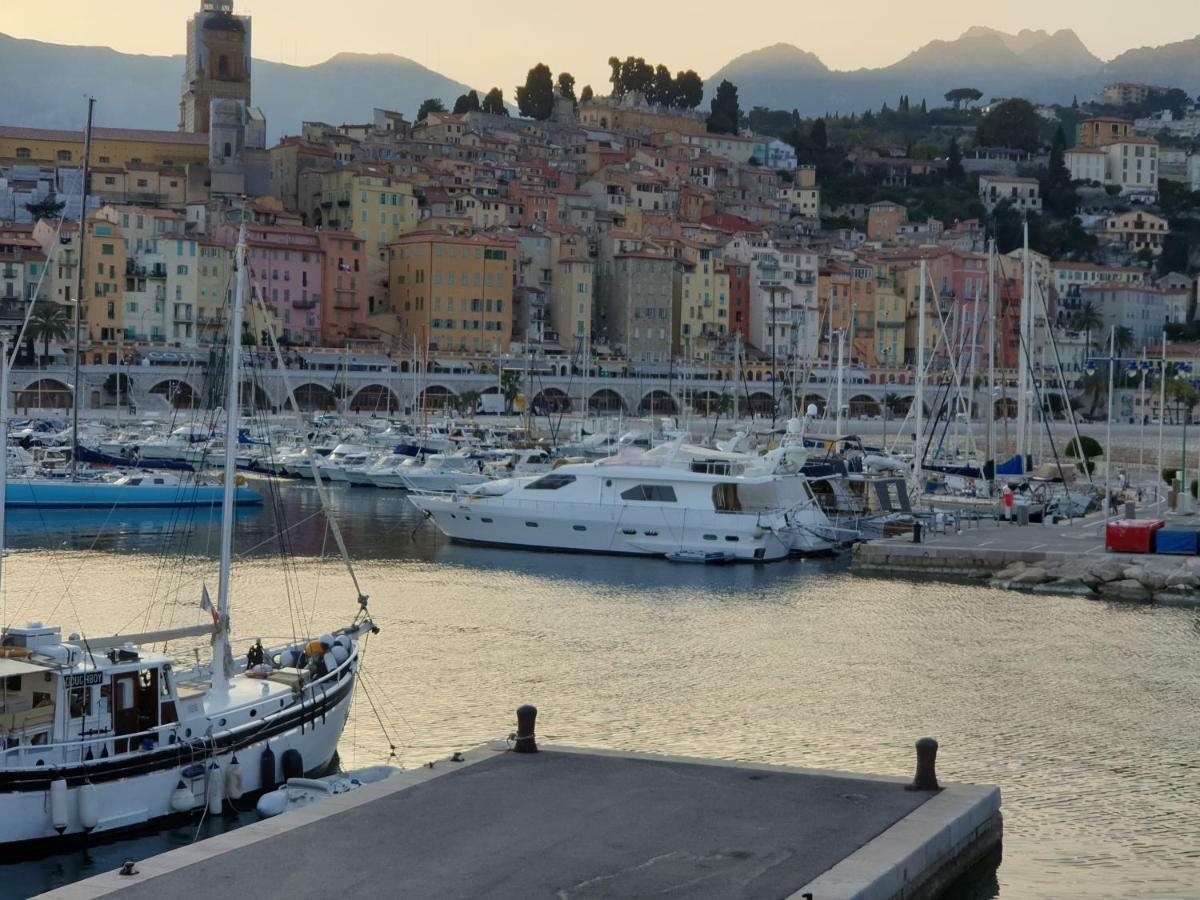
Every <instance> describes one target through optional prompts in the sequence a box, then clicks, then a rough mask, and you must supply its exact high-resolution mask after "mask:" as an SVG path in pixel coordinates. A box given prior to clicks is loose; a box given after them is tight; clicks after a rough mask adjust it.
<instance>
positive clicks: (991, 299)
mask: <svg viewBox="0 0 1200 900" xmlns="http://www.w3.org/2000/svg"><path fill="white" fill-rule="evenodd" d="M987 318H988V327H987V333H988V337H987V341H988V392H987V458H988V459H990V460H991V461H992V481H993V482H995V480H996V477H995V475H996V473H995V467H996V455H997V454H996V242H995V240H992V241H991V242H990V243H989V244H988V313H987ZM989 487H990V486H989ZM988 493H989V494H992V493H993V492H992V491H989V492H988Z"/></svg>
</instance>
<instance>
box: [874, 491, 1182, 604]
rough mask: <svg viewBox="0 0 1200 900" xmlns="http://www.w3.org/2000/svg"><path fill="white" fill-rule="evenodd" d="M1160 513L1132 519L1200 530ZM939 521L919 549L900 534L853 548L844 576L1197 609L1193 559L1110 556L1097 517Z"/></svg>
mask: <svg viewBox="0 0 1200 900" xmlns="http://www.w3.org/2000/svg"><path fill="white" fill-rule="evenodd" d="M1165 506H1166V504H1165V503H1146V504H1143V505H1141V506H1140V507H1139V508H1138V510H1137V516H1139V517H1141V518H1153V519H1162V520H1163V521H1164V522H1165V523H1166V527H1167V528H1173V529H1190V530H1197V529H1200V515H1197V514H1195V513H1190V512H1189V513H1174V512H1170V511H1168V510H1167V509H1166V508H1165ZM946 521H947V522H948V523H949V524H948V525H947V527H946V528H945V529H944V530H942V531H939V530H937V529H931V528H926V529H925V530H924V532H923V534H922V539H921V542H920V543H916V542H914V540H913V537H912V535H911V534H905V535H900V536H897V537H892V538H886V539H883V540H877V541H871V542H869V543H865V544H858V545H857V546H855V548H854V554H853V558H852V562H851V568H852V569H853V570H854V571H856V572H860V573H862V574H873V573H884V574H887V575H888V576H889V577H890V576H895V575H909V576H914V577H920V576H927V575H943V576H952V577H957V578H981V579H990V581H991V584H992V585H994V586H997V587H1004V588H1011V589H1015V590H1027V591H1033V592H1036V593H1047V594H1055V593H1058V594H1070V595H1076V596H1092V597H1100V598H1106V599H1115V600H1135V601H1144V602H1156V603H1162V604H1165V605H1173V606H1200V556H1175V555H1163V554H1155V553H1148V554H1143V553H1112V552H1109V551H1107V550H1106V549H1105V522H1106V519H1105V517H1104V515H1103V514H1102V513H1093V514H1091V515H1088V516H1086V517H1084V518H1079V519H1074V520H1070V521H1063V522H1057V523H1055V524H1053V525H1050V524H1041V523H1030V524H1028V525H1019V524H1017V523H1015V522H1006V521H1002V520H992V519H981V520H967V519H964V520H961V521H955V520H953V519H952V518H947V520H946ZM1112 521H1117V519H1113V520H1112Z"/></svg>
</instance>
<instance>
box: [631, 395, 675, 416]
mask: <svg viewBox="0 0 1200 900" xmlns="http://www.w3.org/2000/svg"><path fill="white" fill-rule="evenodd" d="M677 412H679V407H678V406H677V405H676V403H675V398H674V397H672V396H671V395H670V394H668V393H667V392H666V391H651V392H650V393H648V394H647V395H646V396H645V397H643V398H642V402H641V403H639V404H638V415H639V416H673V415H675V414H676V413H677Z"/></svg>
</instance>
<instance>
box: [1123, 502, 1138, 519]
mask: <svg viewBox="0 0 1200 900" xmlns="http://www.w3.org/2000/svg"><path fill="white" fill-rule="evenodd" d="M1125 518H1127V519H1136V518H1137V504H1136V503H1134V502H1133V501H1132V500H1126V501H1125Z"/></svg>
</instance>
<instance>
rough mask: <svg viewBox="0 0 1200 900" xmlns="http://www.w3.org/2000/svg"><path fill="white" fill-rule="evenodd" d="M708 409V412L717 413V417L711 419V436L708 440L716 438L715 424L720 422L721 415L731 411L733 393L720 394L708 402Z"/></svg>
mask: <svg viewBox="0 0 1200 900" xmlns="http://www.w3.org/2000/svg"><path fill="white" fill-rule="evenodd" d="M708 411H709V412H710V413H713V412H715V413H716V414H717V417H716V418H715V419H713V430H712V437H711V438H710V440H716V437H717V425H719V424H720V422H721V416H723V415H727V414H729V413H731V412H733V394H722V395H721V396H720V397H718V398H717V399H716V400H714V401H713V402H712V403H710V404H709V406H708Z"/></svg>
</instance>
